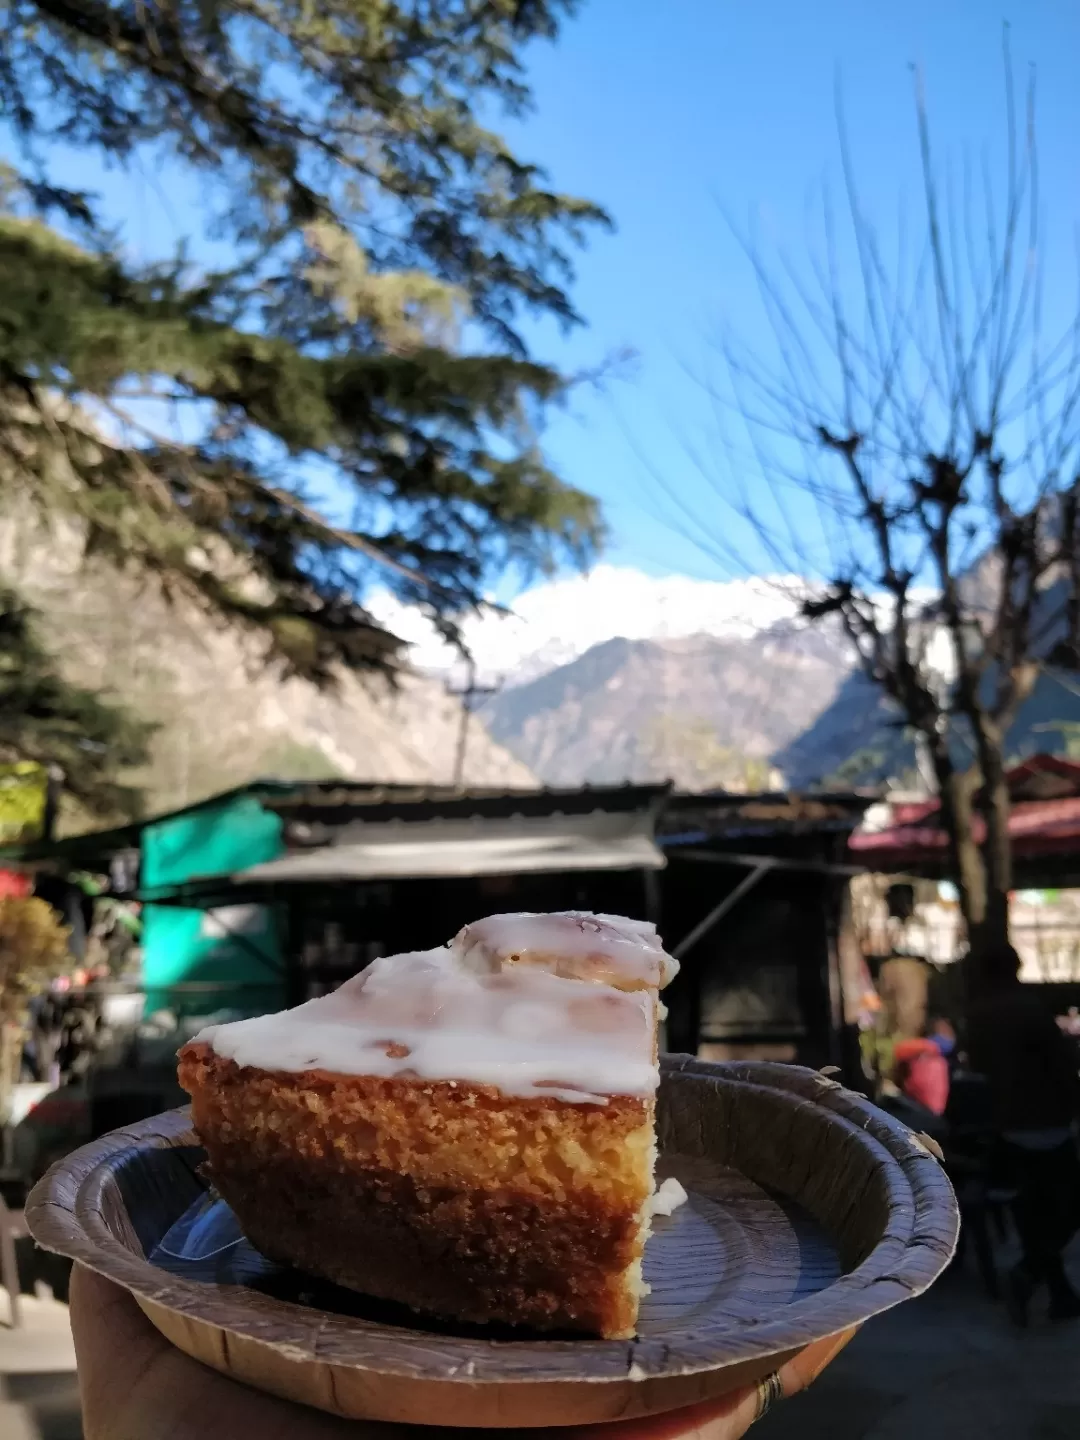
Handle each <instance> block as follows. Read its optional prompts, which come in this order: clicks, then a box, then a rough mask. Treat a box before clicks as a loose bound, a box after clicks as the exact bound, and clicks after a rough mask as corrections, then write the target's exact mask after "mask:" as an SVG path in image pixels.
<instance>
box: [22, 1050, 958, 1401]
mask: <svg viewBox="0 0 1080 1440" xmlns="http://www.w3.org/2000/svg"><path fill="white" fill-rule="evenodd" d="M658 1111H659V1118H658V1125H659V1134H660V1148H661V1172H662V1173H663V1174H673V1175H676V1176H678V1177H679V1178H680V1179H681V1180H682V1181H683V1183H684V1185H685V1186H686V1188H687V1190H688V1191H689V1193H690V1200H689V1202H688V1203H687V1204H686V1205H684V1206H682V1207H681V1208H680V1209H679V1210H677V1211H676V1212H675V1214H674V1215H673V1216H671V1217H670V1218H669V1219H661V1220H658V1222H657V1226H656V1231H655V1233H654V1235H653V1237H652V1239H651V1240H650V1242H649V1247H648V1251H647V1256H646V1279H647V1280H648V1281H649V1283H650V1284H651V1286H652V1293H651V1295H650V1296H649V1297H648V1299H647V1301H646V1302H645V1304H644V1306H643V1308H642V1316H641V1324H640V1329H639V1334H638V1337H637V1338H636V1339H635V1340H632V1341H599V1340H581V1339H563V1338H551V1339H543V1338H539V1337H528V1336H522V1335H521V1334H519V1333H517V1332H507V1334H505V1335H502V1336H493V1335H491V1334H490V1333H485V1332H484V1331H482V1330H477V1329H474V1330H462V1329H458V1330H454V1329H452V1328H449V1327H432V1326H427V1325H425V1324H424V1322H422V1321H420V1320H417V1319H415V1318H413V1317H409V1316H408V1315H406V1314H403V1313H393V1312H392V1311H391V1312H389V1313H388V1311H387V1307H385V1306H384V1307H381V1308H380V1307H378V1306H376V1305H374V1304H370V1303H367V1302H364V1301H363V1300H362V1299H361V1298H359V1297H356V1296H354V1295H351V1294H349V1293H347V1292H344V1291H340V1290H336V1289H334V1288H333V1287H326V1286H322V1287H319V1286H317V1285H314V1284H312V1285H305V1284H304V1283H303V1282H302V1281H300V1280H298V1279H297V1277H295V1276H291V1277H290V1276H288V1275H287V1274H286V1273H285V1272H278V1276H277V1278H278V1280H280V1281H281V1282H282V1283H280V1284H269V1283H263V1281H262V1280H261V1279H260V1280H259V1281H258V1282H256V1283H253V1282H252V1279H251V1269H250V1264H249V1268H248V1270H245V1269H244V1267H243V1265H242V1264H241V1263H240V1260H239V1258H238V1257H239V1256H240V1255H241V1254H242V1252H243V1251H244V1249H245V1247H246V1242H242V1243H240V1244H238V1245H235V1246H234V1248H233V1249H232V1251H231V1252H230V1253H229V1254H228V1255H223V1254H222V1253H221V1252H219V1251H218V1252H214V1254H215V1257H216V1258H215V1259H214V1263H213V1264H212V1265H208V1264H207V1263H206V1261H205V1260H204V1261H203V1262H202V1264H201V1265H200V1264H196V1263H192V1264H188V1263H187V1262H184V1263H183V1264H179V1263H174V1262H173V1261H172V1260H168V1261H167V1262H165V1263H168V1265H169V1268H168V1269H166V1268H163V1262H162V1254H161V1251H160V1250H157V1247H158V1246H159V1245H160V1242H161V1241H162V1239H163V1237H165V1236H166V1235H168V1234H169V1233H170V1232H173V1233H176V1232H175V1230H174V1227H175V1226H176V1225H177V1222H178V1221H181V1219H182V1217H184V1216H185V1215H187V1214H189V1213H191V1212H192V1207H193V1206H198V1207H202V1211H205V1210H207V1207H208V1206H209V1205H211V1203H212V1202H211V1200H210V1198H209V1197H208V1196H207V1195H206V1193H205V1191H206V1183H205V1181H204V1180H203V1179H202V1178H201V1177H200V1176H199V1174H198V1173H197V1166H198V1165H199V1164H200V1162H201V1160H202V1158H203V1157H202V1151H201V1150H200V1149H199V1147H198V1142H197V1140H196V1137H195V1135H194V1134H193V1132H192V1130H191V1125H190V1119H189V1116H188V1113H187V1111H186V1110H176V1111H171V1112H169V1113H168V1114H165V1115H160V1116H157V1117H156V1118H155V1119H153V1120H147V1121H144V1122H142V1123H141V1124H138V1125H134V1126H131V1127H130V1128H127V1129H124V1130H117V1131H115V1132H114V1133H113V1134H111V1135H107V1136H105V1138H104V1139H102V1140H99V1141H97V1142H96V1143H94V1144H93V1145H88V1146H86V1147H85V1148H84V1149H82V1150H79V1151H77V1152H76V1153H75V1154H74V1155H72V1156H70V1157H69V1158H68V1159H66V1160H63V1161H61V1162H60V1163H59V1164H57V1165H55V1166H53V1168H52V1169H51V1170H50V1171H49V1173H48V1175H46V1176H45V1178H44V1179H43V1180H42V1181H41V1182H40V1184H39V1185H38V1186H37V1187H36V1188H35V1189H34V1191H33V1193H32V1194H31V1196H30V1199H29V1201H28V1203H27V1207H26V1216H27V1220H28V1222H29V1225H30V1229H31V1230H32V1232H33V1234H34V1238H35V1239H36V1240H37V1242H38V1244H39V1245H41V1246H42V1247H43V1248H44V1249H46V1250H51V1251H55V1252H58V1253H59V1254H62V1255H67V1256H70V1257H71V1258H72V1259H74V1260H77V1261H79V1262H80V1263H82V1264H84V1265H88V1266H89V1267H90V1268H91V1269H93V1270H96V1271H98V1272H99V1273H101V1274H102V1275H105V1276H108V1277H109V1278H110V1279H111V1280H115V1281H117V1282H118V1283H119V1284H121V1285H123V1286H125V1287H126V1288H127V1289H128V1290H130V1291H131V1293H132V1294H133V1295H134V1297H135V1299H136V1300H137V1301H138V1303H139V1305H140V1306H141V1307H142V1309H143V1310H144V1311H145V1313H146V1314H147V1315H148V1316H149V1318H150V1319H151V1321H153V1323H154V1324H155V1325H156V1326H157V1328H158V1329H159V1330H160V1331H161V1332H162V1334H163V1335H166V1336H167V1337H168V1338H169V1340H171V1341H172V1342H173V1344H174V1345H177V1346H178V1347H179V1348H180V1349H181V1350H183V1351H185V1352H186V1353H187V1354H188V1355H191V1356H193V1357H194V1358H195V1359H197V1360H201V1361H203V1362H204V1363H205V1364H207V1365H210V1366H213V1367H214V1368H215V1369H216V1370H220V1371H223V1372H225V1373H226V1374H229V1375H232V1376H233V1377H234V1378H236V1379H239V1380H242V1381H244V1382H245V1383H246V1384H248V1385H253V1386H255V1387H257V1388H258V1389H261V1390H265V1391H269V1392H271V1393H272V1394H275V1395H280V1396H284V1397H287V1398H289V1399H292V1400H297V1401H301V1402H303V1403H305V1404H308V1405H313V1406H317V1407H318V1408H320V1409H322V1410H328V1411H331V1412H334V1413H336V1414H339V1415H345V1416H348V1417H351V1418H355V1419H372V1420H386V1421H399V1422H407V1423H413V1424H429V1425H430V1424H439V1425H456V1426H486V1427H501V1428H513V1427H536V1426H546V1425H570V1424H585V1423H588V1422H595V1421H604V1420H612V1419H616V1418H619V1419H625V1418H629V1417H633V1416H641V1415H650V1414H657V1413H659V1412H661V1411H664V1410H670V1409H675V1408H678V1407H681V1406H684V1405H692V1404H696V1403H698V1402H700V1401H703V1400H708V1399H713V1398H715V1397H718V1396H720V1395H723V1394H725V1393H728V1392H729V1391H731V1390H733V1389H736V1388H738V1387H739V1386H742V1385H746V1384H750V1383H753V1382H755V1381H756V1380H759V1379H761V1378H762V1377H763V1376H765V1375H767V1374H769V1373H770V1372H771V1371H773V1370H776V1369H778V1368H779V1366H781V1365H782V1364H784V1363H785V1362H786V1360H788V1359H789V1358H791V1357H792V1356H794V1355H796V1354H797V1353H798V1352H799V1351H800V1350H801V1349H803V1348H804V1347H805V1346H807V1345H809V1344H811V1343H812V1342H813V1341H815V1340H820V1339H824V1338H825V1337H827V1336H830V1335H838V1334H840V1333H842V1332H844V1331H847V1330H850V1329H851V1328H852V1327H855V1326H858V1325H861V1324H862V1323H863V1322H864V1321H865V1320H868V1319H869V1318H870V1317H871V1316H873V1315H876V1314H878V1313H879V1312H881V1311H882V1310H887V1309H889V1308H890V1307H891V1306H893V1305H896V1304H898V1303H899V1302H900V1301H902V1300H907V1299H910V1298H911V1297H912V1296H914V1295H917V1294H919V1293H920V1292H921V1291H923V1290H925V1289H926V1288H927V1286H929V1285H930V1284H931V1283H932V1282H933V1281H934V1280H935V1279H936V1277H937V1276H938V1275H939V1274H940V1273H941V1271H942V1270H943V1269H944V1267H945V1265H946V1264H947V1263H948V1261H949V1259H950V1257H951V1256H952V1253H953V1250H954V1248H955V1244H956V1237H957V1230H958V1217H957V1209H956V1202H955V1200H954V1197H953V1194H952V1190H951V1188H950V1186H949V1183H948V1180H947V1179H946V1178H945V1174H944V1172H943V1170H942V1169H941V1167H940V1166H939V1165H938V1164H937V1162H936V1161H935V1160H934V1158H933V1156H932V1155H930V1153H929V1152H928V1151H927V1150H926V1149H925V1147H924V1146H923V1145H922V1144H921V1143H920V1142H919V1140H917V1139H916V1138H915V1137H914V1136H912V1135H911V1134H910V1132H909V1131H907V1130H906V1129H905V1128H904V1127H903V1126H902V1125H900V1124H898V1123H897V1122H896V1121H894V1120H892V1119H890V1118H889V1117H888V1116H886V1115H884V1114H883V1113H882V1112H881V1111H879V1110H878V1109H876V1108H875V1107H874V1106H872V1105H870V1104H869V1103H868V1102H867V1101H865V1100H863V1099H862V1098H861V1097H859V1096H856V1095H853V1094H851V1093H850V1092H849V1091H846V1090H844V1089H842V1088H841V1087H840V1086H839V1085H838V1084H837V1083H836V1082H835V1081H834V1080H831V1079H828V1078H826V1077H825V1076H823V1075H818V1074H816V1073H814V1072H813V1071H809V1070H803V1069H798V1068H796V1067H793V1066H786V1065H774V1064H751V1063H736V1064H724V1065H718V1064H708V1063H706V1062H703V1061H698V1060H692V1059H689V1058H687V1057H683V1056H675V1057H668V1058H665V1060H664V1062H663V1076H662V1083H661V1088H660V1103H659V1107H658ZM218 1204H219V1205H220V1202H218ZM200 1213H202V1212H201V1211H200ZM184 1223H186V1221H185V1222H184ZM226 1248H228V1247H226ZM156 1251H157V1253H156V1254H155V1252H156ZM247 1258H248V1261H249V1262H253V1263H254V1264H255V1265H256V1266H258V1265H259V1264H264V1265H265V1263H266V1262H262V1261H261V1257H257V1256H255V1255H254V1252H251V1251H250V1250H248V1257H247ZM269 1268H270V1267H268V1266H267V1270H268V1271H269ZM275 1292H276V1293H275Z"/></svg>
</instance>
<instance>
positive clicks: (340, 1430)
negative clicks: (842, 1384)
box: [71, 1266, 854, 1440]
mask: <svg viewBox="0 0 1080 1440" xmlns="http://www.w3.org/2000/svg"><path fill="white" fill-rule="evenodd" d="M71 1328H72V1331H73V1333H74V1336H75V1354H76V1358H77V1360H78V1366H79V1391H80V1395H81V1399H82V1409H83V1431H84V1435H85V1440H149V1437H153V1440H236V1437H237V1436H239V1435H244V1434H248V1433H251V1434H255V1435H258V1436H259V1440H421V1437H422V1436H423V1435H425V1434H430V1435H431V1436H432V1437H435V1436H442V1437H443V1440H455V1437H457V1440H462V1434H463V1432H462V1431H460V1430H458V1431H447V1430H442V1429H440V1428H439V1427H437V1426H431V1427H430V1428H428V1427H418V1426H408V1427H405V1426H398V1425H390V1424H385V1423H383V1422H380V1421H363V1420H340V1419H336V1418H335V1417H334V1416H332V1415H325V1414H323V1413H322V1412H321V1411H318V1410H309V1409H307V1408H306V1407H305V1406H302V1405H293V1404H291V1403H290V1402H289V1401H286V1400H278V1399H275V1398H274V1397H273V1396H271V1395H264V1394H263V1393H262V1392H261V1391H258V1390H251V1389H249V1388H248V1387H247V1386H246V1385H241V1384H239V1383H238V1382H237V1381H235V1380H230V1379H228V1378H227V1377H226V1376H224V1375H219V1374H218V1373H217V1371H216V1370H210V1369H208V1368H207V1367H206V1366H204V1365H200V1364H199V1363H198V1361H196V1360H192V1359H190V1358H189V1357H188V1356H187V1355H185V1354H184V1353H183V1352H182V1351H180V1350H177V1349H176V1348H175V1347H174V1346H173V1345H171V1344H170V1343H169V1341H168V1340H166V1339H165V1337H164V1336H163V1335H160V1334H159V1333H158V1331H157V1330H155V1329H154V1327H153V1325H151V1323H150V1321H149V1320H147V1318H146V1316H145V1315H144V1314H143V1313H142V1311H141V1310H140V1309H139V1307H138V1305H137V1304H136V1303H135V1301H134V1300H133V1299H132V1298H131V1296H130V1295H129V1294H128V1293H127V1291H126V1290H123V1289H121V1288H120V1286H118V1285H114V1284H112V1282H111V1281H108V1280H103V1279H102V1278H101V1276H100V1275H95V1274H94V1273H93V1272H92V1271H90V1270H85V1269H83V1267H82V1266H76V1268H75V1271H74V1273H73V1275H72V1277H71ZM853 1333H854V1332H853V1331H847V1332H845V1333H844V1334H842V1335H835V1336H833V1337H831V1338H830V1339H828V1340H822V1341H819V1342H818V1343H817V1344H815V1345H811V1346H809V1347H808V1348H807V1349H806V1350H804V1351H803V1352H802V1353H801V1354H800V1355H797V1356H796V1357H795V1359H794V1360H792V1361H790V1362H789V1363H788V1364H787V1365H785V1366H784V1368H783V1369H782V1370H781V1371H780V1373H779V1375H778V1377H777V1378H776V1383H775V1384H774V1385H773V1386H772V1387H771V1388H772V1391H773V1392H775V1394H777V1395H784V1396H788V1395H794V1394H796V1393H797V1392H798V1391H799V1390H803V1389H805V1388H806V1386H807V1385H809V1384H810V1383H811V1382H812V1381H813V1380H815V1379H816V1378H817V1376H818V1375H819V1374H820V1373H821V1371H822V1370H823V1369H824V1368H825V1366H826V1365H827V1364H828V1363H829V1361H830V1360H831V1359H832V1358H833V1356H834V1355H835V1354H836V1353H837V1352H838V1351H839V1350H841V1349H842V1348H843V1347H844V1345H846V1344H847V1342H848V1340H850V1339H851V1336H852V1334H853ZM762 1389H763V1387H761V1386H757V1385H754V1386H749V1387H747V1388H745V1389H743V1390H737V1391H734V1392H733V1393H732V1394H731V1395H725V1396H723V1397H722V1398H721V1399H719V1400H712V1401H708V1402H706V1403H704V1404H702V1405H694V1406H692V1407H690V1408H689V1409H686V1410H673V1411H669V1412H668V1413H667V1414H665V1415H656V1416H653V1417H652V1418H651V1419H647V1420H625V1421H615V1422H613V1423H611V1424H607V1425H602V1426H601V1425H597V1426H588V1425H586V1426H582V1427H581V1428H580V1429H578V1428H575V1427H570V1428H567V1429H560V1430H558V1431H550V1432H545V1431H540V1430H535V1431H532V1432H530V1433H531V1435H533V1436H535V1437H536V1440H543V1437H544V1436H545V1435H547V1436H548V1437H549V1440H586V1437H588V1440H598V1437H600V1440H739V1437H740V1436H742V1435H745V1434H746V1432H747V1430H749V1428H750V1426H751V1425H752V1424H753V1423H754V1421H755V1420H756V1419H757V1418H758V1416H759V1412H760V1410H761V1404H762ZM484 1433H485V1434H486V1433H489V1432H484Z"/></svg>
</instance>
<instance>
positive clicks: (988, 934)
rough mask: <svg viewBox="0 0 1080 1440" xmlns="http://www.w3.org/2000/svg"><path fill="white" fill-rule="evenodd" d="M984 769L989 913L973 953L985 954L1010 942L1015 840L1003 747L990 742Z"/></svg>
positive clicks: (985, 751) (987, 911)
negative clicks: (1013, 839)
mask: <svg viewBox="0 0 1080 1440" xmlns="http://www.w3.org/2000/svg"><path fill="white" fill-rule="evenodd" d="M980 748H981V749H982V752H983V757H982V771H983V782H984V793H985V802H984V803H985V815H986V839H985V841H984V842H983V857H984V861H985V869H986V916H985V920H984V923H983V927H982V930H981V932H980V935H979V939H978V944H977V945H976V944H975V942H974V940H973V941H972V944H971V948H972V952H973V954H976V956H977V957H978V956H982V955H985V954H987V953H988V952H990V951H993V950H1001V949H1003V948H1004V947H1005V946H1006V945H1008V944H1009V893H1010V891H1011V890H1012V842H1011V840H1010V838H1009V814H1010V811H1011V809H1012V801H1011V798H1010V796H1009V785H1008V781H1007V780H1006V778H1005V766H1004V764H1003V763H1002V759H1001V750H1000V747H999V746H995V745H993V744H987V745H986V746H985V747H980Z"/></svg>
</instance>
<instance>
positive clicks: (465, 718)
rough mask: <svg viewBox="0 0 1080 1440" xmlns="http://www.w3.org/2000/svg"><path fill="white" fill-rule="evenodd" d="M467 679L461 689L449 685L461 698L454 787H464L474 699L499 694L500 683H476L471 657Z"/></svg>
mask: <svg viewBox="0 0 1080 1440" xmlns="http://www.w3.org/2000/svg"><path fill="white" fill-rule="evenodd" d="M465 673H466V675H467V677H468V678H467V680H466V682H465V685H464V686H463V687H462V689H460V690H455V689H454V687H453V686H452V685H450V686H447V689H448V690H449V692H450V694H451V695H457V696H458V697H459V698H460V700H461V727H460V729H459V730H458V740H457V753H456V754H455V756H454V789H455V790H461V789H463V788H464V781H465V748H466V746H467V745H468V743H469V719H470V716H471V715H472V709H473V701H474V699H476V697H477V696H483V695H497V694H498V691H499V687H498V685H478V684H477V683H476V661H475V660H473V659H472V658H471V657H470V659H469V660H468V661H467V662H466V672H465Z"/></svg>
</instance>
